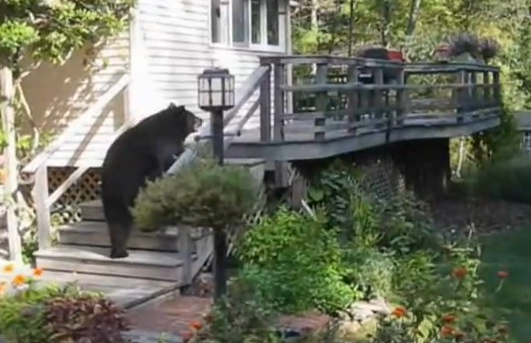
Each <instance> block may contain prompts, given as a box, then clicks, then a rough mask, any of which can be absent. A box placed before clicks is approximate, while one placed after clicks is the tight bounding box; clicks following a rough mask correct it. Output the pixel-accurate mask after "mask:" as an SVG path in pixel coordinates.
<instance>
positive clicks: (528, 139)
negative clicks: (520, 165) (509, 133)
mask: <svg viewBox="0 0 531 343" xmlns="http://www.w3.org/2000/svg"><path fill="white" fill-rule="evenodd" d="M522 149H523V150H527V151H531V131H529V130H528V131H524V132H523V134H522Z"/></svg>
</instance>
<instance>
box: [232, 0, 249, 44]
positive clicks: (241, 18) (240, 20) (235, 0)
mask: <svg viewBox="0 0 531 343" xmlns="http://www.w3.org/2000/svg"><path fill="white" fill-rule="evenodd" d="M248 5H249V4H248V0H232V41H233V42H234V43H247V37H248V35H247V34H248V30H247V27H248V26H249V24H248V23H249V19H248V18H249V6H248Z"/></svg>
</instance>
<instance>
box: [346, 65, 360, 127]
mask: <svg viewBox="0 0 531 343" xmlns="http://www.w3.org/2000/svg"><path fill="white" fill-rule="evenodd" d="M358 75H359V70H358V66H357V65H356V64H351V65H349V66H348V81H347V82H348V83H349V84H351V85H352V86H353V85H355V84H357V83H358V82H359V81H358ZM358 102H359V90H358V89H350V90H349V91H348V98H347V106H348V107H347V108H348V128H347V131H348V133H350V134H352V135H355V134H356V130H357V127H356V125H357V123H358V121H359V113H358V112H359V103H358Z"/></svg>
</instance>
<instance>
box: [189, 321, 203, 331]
mask: <svg viewBox="0 0 531 343" xmlns="http://www.w3.org/2000/svg"><path fill="white" fill-rule="evenodd" d="M189 324H190V326H191V327H192V328H194V329H196V330H199V329H201V328H202V327H203V323H201V321H200V320H198V319H192V320H191V321H190V323H189Z"/></svg>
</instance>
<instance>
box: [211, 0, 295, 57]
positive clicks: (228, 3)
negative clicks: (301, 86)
mask: <svg viewBox="0 0 531 343" xmlns="http://www.w3.org/2000/svg"><path fill="white" fill-rule="evenodd" d="M266 1H267V0H263V1H261V3H260V15H261V30H260V34H261V41H262V42H266V43H261V44H253V43H252V37H251V32H252V31H251V1H247V6H248V9H247V16H248V19H247V26H248V27H247V30H248V32H247V35H248V37H247V42H246V43H239V42H233V40H232V30H233V25H232V0H221V4H222V5H223V6H224V7H225V8H226V9H227V13H226V15H225V17H226V18H223V14H222V16H221V20H224V21H225V22H226V25H228V29H227V31H228V37H227V41H226V42H219V43H216V42H212V16H211V15H210V13H212V1H209V4H208V8H209V11H208V13H209V16H208V35H209V38H208V41H209V47H211V48H222V49H223V48H225V49H227V48H230V49H231V50H237V51H238V50H240V51H257V52H266V53H267V52H277V53H285V52H286V34H287V31H286V29H287V28H286V25H285V22H286V11H285V10H284V9H283V6H284V4H285V3H286V1H287V0H280V1H279V2H278V5H279V18H278V35H279V37H278V38H279V39H278V40H279V42H278V45H270V44H267V6H266Z"/></svg>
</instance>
